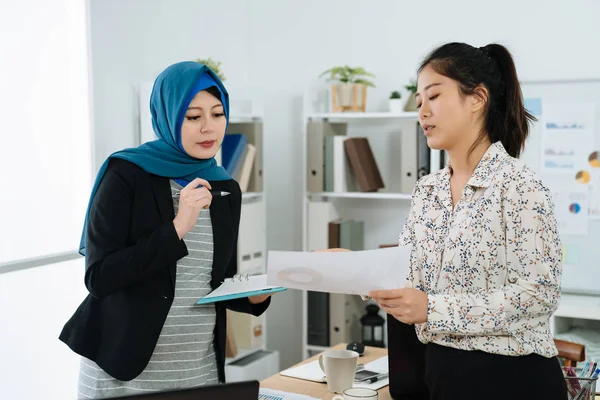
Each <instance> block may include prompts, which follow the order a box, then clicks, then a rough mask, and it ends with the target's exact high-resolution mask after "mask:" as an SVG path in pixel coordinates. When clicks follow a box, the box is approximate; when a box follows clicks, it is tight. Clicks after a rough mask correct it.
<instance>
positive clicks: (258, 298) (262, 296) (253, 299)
mask: <svg viewBox="0 0 600 400" xmlns="http://www.w3.org/2000/svg"><path fill="white" fill-rule="evenodd" d="M270 296H271V295H270V294H259V295H258V296H251V297H248V301H250V303H252V304H260V303H262V302H263V301H265V300H267V299H268V298H269V297H270Z"/></svg>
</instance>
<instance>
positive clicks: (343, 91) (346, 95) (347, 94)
mask: <svg viewBox="0 0 600 400" xmlns="http://www.w3.org/2000/svg"><path fill="white" fill-rule="evenodd" d="M353 88H354V84H352V83H340V84H339V85H337V98H338V105H339V106H340V107H350V106H352V92H353Z"/></svg>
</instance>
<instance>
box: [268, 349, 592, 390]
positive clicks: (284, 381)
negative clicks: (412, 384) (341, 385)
mask: <svg viewBox="0 0 600 400" xmlns="http://www.w3.org/2000/svg"><path fill="white" fill-rule="evenodd" d="M333 348H334V349H345V348H346V345H345V344H338V345H337V346H335V347H333ZM385 355H387V349H381V348H378V347H366V348H365V354H364V355H363V356H362V357H360V358H359V363H361V364H367V363H370V362H371V361H375V360H376V359H378V358H380V357H383V356H385ZM318 357H319V355H318V354H317V355H316V356H313V357H311V358H309V359H308V360H304V361H302V362H300V363H298V364H297V365H295V366H298V365H302V364H306V363H308V362H311V361H314V360H316V359H317V358H318ZM260 386H261V387H264V388H268V389H274V390H281V391H284V392H291V393H297V394H304V395H307V396H310V397H315V398H317V399H323V400H331V399H332V398H333V396H335V393H330V392H329V391H328V390H327V384H326V383H318V382H311V381H306V380H303V379H296V378H290V377H288V376H282V375H279V374H275V375H273V376H270V377H268V378H267V379H265V380H263V381H261V382H260ZM596 390H598V388H596ZM377 392H378V394H379V399H378V400H392V397H391V396H390V391H389V386H384V387H382V388H381V389H379V390H378V391H377ZM596 400H600V395H599V394H596Z"/></svg>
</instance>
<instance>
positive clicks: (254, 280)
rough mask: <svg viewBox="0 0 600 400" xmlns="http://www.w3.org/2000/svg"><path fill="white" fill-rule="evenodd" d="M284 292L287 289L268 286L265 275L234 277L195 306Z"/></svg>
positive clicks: (225, 281)
mask: <svg viewBox="0 0 600 400" xmlns="http://www.w3.org/2000/svg"><path fill="white" fill-rule="evenodd" d="M284 290H287V288H285V287H282V286H272V285H268V284H267V275H266V274H263V275H252V276H248V275H235V276H234V277H233V278H227V279H225V280H224V281H223V283H222V284H221V285H220V286H219V287H218V288H216V289H215V290H213V291H212V292H210V293H209V294H208V295H206V296H204V297H202V298H201V299H199V300H198V301H197V302H196V304H210V303H216V302H219V301H226V300H233V299H241V298H244V297H250V296H258V295H261V294H271V293H277V292H282V291H284Z"/></svg>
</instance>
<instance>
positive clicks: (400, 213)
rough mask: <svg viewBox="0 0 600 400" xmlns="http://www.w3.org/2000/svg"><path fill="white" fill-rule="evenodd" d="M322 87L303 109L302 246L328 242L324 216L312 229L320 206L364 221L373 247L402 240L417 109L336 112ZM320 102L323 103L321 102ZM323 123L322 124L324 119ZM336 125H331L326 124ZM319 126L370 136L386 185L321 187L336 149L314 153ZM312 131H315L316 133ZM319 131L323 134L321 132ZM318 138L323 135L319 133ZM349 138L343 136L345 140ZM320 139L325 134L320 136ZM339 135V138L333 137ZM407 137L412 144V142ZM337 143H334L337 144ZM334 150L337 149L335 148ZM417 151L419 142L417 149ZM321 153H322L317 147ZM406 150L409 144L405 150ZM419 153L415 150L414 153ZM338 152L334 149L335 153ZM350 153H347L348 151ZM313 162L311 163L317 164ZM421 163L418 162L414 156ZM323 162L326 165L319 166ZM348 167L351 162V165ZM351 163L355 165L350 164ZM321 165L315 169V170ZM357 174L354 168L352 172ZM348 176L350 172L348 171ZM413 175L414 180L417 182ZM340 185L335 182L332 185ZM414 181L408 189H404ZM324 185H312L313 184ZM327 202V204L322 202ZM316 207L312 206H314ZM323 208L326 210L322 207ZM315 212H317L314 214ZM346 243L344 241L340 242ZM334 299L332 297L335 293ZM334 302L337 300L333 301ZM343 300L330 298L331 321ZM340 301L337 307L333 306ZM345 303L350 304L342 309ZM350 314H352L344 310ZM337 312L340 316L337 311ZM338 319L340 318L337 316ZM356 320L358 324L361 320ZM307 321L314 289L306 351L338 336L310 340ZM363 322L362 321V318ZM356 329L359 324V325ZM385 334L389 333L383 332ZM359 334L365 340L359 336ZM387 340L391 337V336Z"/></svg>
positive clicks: (305, 310)
mask: <svg viewBox="0 0 600 400" xmlns="http://www.w3.org/2000/svg"><path fill="white" fill-rule="evenodd" d="M318 96H319V95H318V93H316V94H315V93H314V92H313V93H307V94H306V95H305V98H304V115H303V127H302V131H303V140H302V160H303V161H302V162H303V174H302V176H303V183H302V187H303V211H302V212H303V218H302V248H303V251H311V250H316V249H315V248H314V247H315V246H319V243H318V242H319V240H315V237H319V238H320V245H321V246H320V247H321V248H327V247H328V246H327V243H325V242H324V241H323V240H324V239H325V238H327V235H328V232H323V231H322V230H323V229H327V228H326V226H325V225H326V222H327V221H325V222H322V224H321V225H320V226H321V230H320V231H315V232H311V229H313V228H314V223H311V216H310V214H311V212H314V210H315V206H317V209H320V210H323V209H333V210H334V211H333V214H327V213H325V214H322V213H321V214H319V215H318V216H317V217H316V218H317V219H322V220H327V219H337V218H341V219H354V220H358V221H363V224H364V225H363V227H364V233H363V234H364V249H374V248H377V247H379V246H380V245H384V244H392V243H395V242H397V238H398V235H399V233H400V231H401V229H402V226H403V223H404V219H405V217H406V214H407V212H408V209H409V207H410V200H411V192H412V186H414V183H413V184H411V183H410V182H402V179H403V178H404V176H403V175H404V172H403V163H402V162H401V160H400V159H399V158H400V155H401V154H402V145H403V144H404V146H405V147H404V148H405V149H406V148H407V146H411V145H413V146H416V142H415V140H414V139H411V140H409V141H408V142H407V141H406V140H403V139H404V138H405V137H408V136H409V135H414V137H416V136H417V126H416V124H417V122H418V113H416V112H400V113H391V112H378V111H377V112H369V111H367V112H347V113H332V112H329V110H327V108H328V107H327V106H323V104H324V101H323V97H321V99H318ZM319 102H320V104H319ZM319 124H320V125H319ZM327 125H331V126H329V127H328V126H327ZM315 126H318V128H316V130H317V131H318V130H321V132H322V133H323V138H325V136H327V135H333V136H338V135H339V136H344V137H345V138H346V139H348V138H353V137H367V139H368V142H369V145H370V147H371V150H372V152H373V156H374V159H375V161H376V163H377V166H378V169H379V171H380V174H381V176H382V180H383V183H384V188H381V189H379V190H377V191H371V192H363V191H360V190H359V188H358V186H359V185H354V186H353V187H350V186H345V189H346V190H340V188H339V186H338V187H337V188H336V190H335V191H332V190H325V189H326V186H327V183H323V185H322V187H321V186H320V185H319V184H318V182H317V184H316V185H315V179H327V178H326V177H325V175H326V173H327V172H326V171H325V170H326V169H327V167H328V166H329V167H331V164H327V162H326V161H325V159H326V158H327V157H329V158H331V157H332V156H331V150H327V149H326V148H325V144H323V145H322V146H323V150H322V151H321V153H322V154H317V156H315V151H314V150H315V146H317V147H319V146H321V145H320V144H319V142H318V141H317V144H316V145H315V144H314V143H310V141H311V140H313V139H312V138H313V137H315V136H314V135H315V133H314V132H315V128H314V127H315ZM311 135H313V136H311ZM317 137H318V135H317ZM318 138H319V137H318ZM346 139H341V140H342V141H343V142H344V143H345V142H346ZM318 140H320V138H319V139H318ZM334 140H339V139H334ZM407 143H408V144H407ZM334 146H335V145H334ZM328 151H329V153H328ZM334 151H335V150H334ZM414 151H415V153H416V151H417V149H416V147H415V149H414ZM427 151H428V158H429V170H430V172H435V171H437V170H438V169H439V168H440V154H439V152H437V151H434V150H429V149H428V148H427ZM317 153H319V152H318V151H317ZM405 154H406V150H405ZM415 156H416V155H415ZM333 157H334V158H335V155H334V156H333ZM346 157H347V156H346ZM313 163H314V165H311V164H313ZM415 163H416V162H415ZM315 165H316V168H313V167H314V166H315ZM319 165H323V167H322V168H323V170H322V171H321V170H320V169H319ZM339 165H340V164H339V163H338V164H334V166H333V167H334V168H337V167H339ZM346 168H349V165H346ZM350 168H351V167H350ZM315 170H316V171H315ZM333 175H334V179H336V176H337V177H338V178H340V177H341V176H343V175H344V174H341V175H340V174H337V175H336V173H335V172H334V173H333ZM350 175H352V176H353V177H354V174H353V173H351V174H350ZM415 175H416V171H415V174H414V175H412V176H411V177H409V178H408V179H409V180H410V179H412V181H416V179H417V177H416V176H415ZM345 176H346V179H352V178H348V175H345ZM412 181H411V182H412ZM333 186H334V187H335V186H336V185H335V184H334V185H333ZM408 187H410V189H408V190H403V189H406V188H408ZM315 188H317V189H321V190H311V189H315ZM330 188H331V184H330V185H329V187H328V189H330ZM325 204H328V205H326V206H325V208H323V207H321V206H323V205H325ZM311 210H313V211H311ZM319 212H321V211H319ZM313 218H314V217H313ZM340 247H344V246H340ZM330 299H331V297H330ZM359 303H360V304H357V305H356V307H362V310H360V315H361V316H362V315H364V314H365V313H366V311H365V309H364V306H366V304H362V302H359ZM334 304H335V306H333V305H334ZM345 304H346V306H344V304H340V302H339V299H338V300H329V323H330V324H331V325H333V324H334V322H333V321H332V316H334V314H336V313H348V312H349V311H348V302H346V303H345ZM332 307H335V308H332ZM343 308H346V310H342V309H343ZM357 311H358V309H355V311H353V316H352V318H353V319H354V320H356V319H357V315H358V314H357ZM344 315H350V314H344ZM333 318H337V317H333ZM337 321H340V319H339V318H337ZM356 323H357V322H356V321H354V325H356ZM358 324H359V323H358ZM308 325H309V292H307V291H303V293H302V351H303V357H304V358H308V357H310V356H311V355H313V354H315V353H317V352H320V351H323V350H325V349H326V348H328V347H329V346H330V345H334V344H336V343H332V342H331V341H333V340H335V339H334V338H338V337H339V336H334V335H335V334H334V333H331V334H330V335H329V340H330V341H329V343H314V341H313V340H309V337H308ZM359 325H360V324H359ZM328 329H330V332H332V329H334V328H333V326H329V328H328ZM354 332H356V330H354ZM384 336H387V335H386V334H384ZM356 340H360V337H357V338H356ZM386 343H387V341H386Z"/></svg>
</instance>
